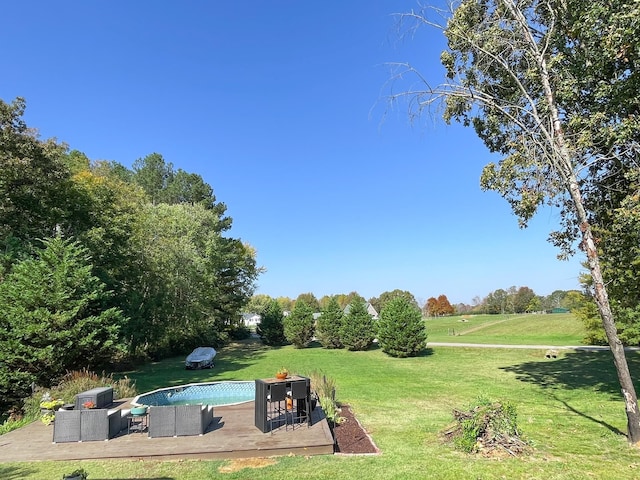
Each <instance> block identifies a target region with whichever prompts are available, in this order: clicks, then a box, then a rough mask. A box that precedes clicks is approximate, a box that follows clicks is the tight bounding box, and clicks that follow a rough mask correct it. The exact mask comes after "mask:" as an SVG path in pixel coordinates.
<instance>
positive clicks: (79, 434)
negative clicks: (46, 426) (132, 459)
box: [53, 408, 123, 443]
mask: <svg viewBox="0 0 640 480" xmlns="http://www.w3.org/2000/svg"><path fill="white" fill-rule="evenodd" d="M122 428H123V418H122V413H121V412H120V410H107V409H106V408H95V409H84V410H58V411H57V412H56V417H55V421H54V422H53V442H54V443H62V442H89V441H98V440H108V439H110V438H113V437H115V436H116V435H117V434H118V432H120V430H122Z"/></svg>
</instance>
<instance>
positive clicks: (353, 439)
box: [331, 405, 379, 454]
mask: <svg viewBox="0 0 640 480" xmlns="http://www.w3.org/2000/svg"><path fill="white" fill-rule="evenodd" d="M340 411H341V413H340V417H342V421H341V422H340V423H339V424H337V425H331V428H332V430H333V438H335V441H336V445H335V452H336V453H350V454H358V453H359V454H362V453H378V452H379V450H378V449H377V447H376V446H375V445H374V444H373V441H372V440H371V438H370V437H369V435H367V432H365V430H364V428H362V425H360V423H359V422H358V420H356V417H355V415H354V414H353V412H352V411H351V407H349V405H340Z"/></svg>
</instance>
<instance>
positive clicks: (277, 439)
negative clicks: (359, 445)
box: [0, 402, 334, 462]
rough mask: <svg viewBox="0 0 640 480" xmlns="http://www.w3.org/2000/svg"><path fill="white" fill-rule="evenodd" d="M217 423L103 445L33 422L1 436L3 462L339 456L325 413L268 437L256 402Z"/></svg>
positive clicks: (222, 412)
mask: <svg viewBox="0 0 640 480" xmlns="http://www.w3.org/2000/svg"><path fill="white" fill-rule="evenodd" d="M213 416H214V418H213V422H212V423H211V424H210V425H209V428H208V429H207V431H206V432H205V434H204V435H201V436H192V437H191V436H190V437H170V438H149V437H148V436H147V433H146V432H132V433H130V434H127V431H126V429H125V430H124V431H122V432H120V434H118V436H116V437H115V438H112V439H110V440H107V441H102V442H73V443H53V441H52V439H53V425H49V426H47V425H44V424H43V423H42V422H33V423H31V424H29V425H27V426H26V427H23V428H20V429H18V430H15V431H13V432H9V433H7V434H5V435H2V436H0V462H33V461H38V460H87V459H109V458H113V459H135V460H144V459H154V460H158V459H161V460H164V459H167V460H168V459H173V460H175V459H181V458H197V459H228V458H251V457H270V456H277V455H289V454H293V455H326V454H333V443H334V441H333V436H332V434H331V430H330V429H329V425H328V424H327V420H326V418H325V417H324V414H323V412H322V410H321V409H320V408H316V409H315V410H314V412H313V415H312V418H313V425H312V426H311V427H307V425H306V424H302V425H296V428H295V430H292V429H291V426H289V429H288V431H287V430H285V428H284V426H283V427H282V428H279V429H276V430H275V431H274V432H273V433H269V432H267V433H262V432H261V431H260V430H259V429H258V428H256V426H255V425H254V403H253V402H247V403H243V404H240V405H233V406H225V407H214V410H213Z"/></svg>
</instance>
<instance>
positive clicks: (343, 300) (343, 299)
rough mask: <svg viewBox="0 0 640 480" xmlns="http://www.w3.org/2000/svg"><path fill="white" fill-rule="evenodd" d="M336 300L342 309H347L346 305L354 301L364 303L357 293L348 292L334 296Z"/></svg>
mask: <svg viewBox="0 0 640 480" xmlns="http://www.w3.org/2000/svg"><path fill="white" fill-rule="evenodd" d="M336 299H337V300H338V303H339V304H340V308H342V309H344V308H347V305H349V304H350V303H351V302H352V301H353V300H355V299H362V301H364V298H363V297H362V296H361V295H360V294H359V293H358V292H350V293H348V294H344V293H340V294H338V295H336Z"/></svg>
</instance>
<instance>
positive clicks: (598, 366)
mask: <svg viewBox="0 0 640 480" xmlns="http://www.w3.org/2000/svg"><path fill="white" fill-rule="evenodd" d="M627 363H628V364H629V370H630V371H631V377H632V378H635V377H634V375H633V372H638V371H640V354H638V352H628V353H627ZM502 369H503V370H505V371H507V372H511V373H515V375H516V378H517V379H518V380H520V381H521V382H528V383H535V384H536V385H539V386H541V387H543V388H562V389H584V388H589V389H592V390H595V391H597V392H601V393H606V394H608V395H611V396H612V397H616V398H621V396H622V394H621V392H620V384H619V383H618V375H617V373H616V369H615V366H614V364H613V356H612V355H611V352H610V351H608V350H607V351H600V352H585V351H576V352H570V353H567V354H566V355H564V356H562V357H560V358H557V359H553V360H549V361H533V362H525V363H520V364H518V365H512V366H509V367H504V368H502ZM636 388H638V384H637V383H636Z"/></svg>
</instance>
